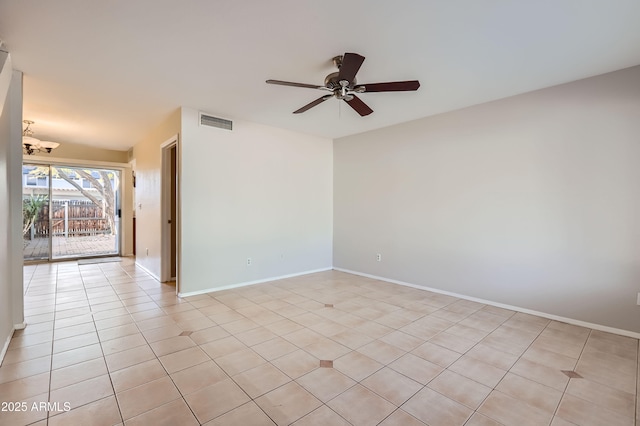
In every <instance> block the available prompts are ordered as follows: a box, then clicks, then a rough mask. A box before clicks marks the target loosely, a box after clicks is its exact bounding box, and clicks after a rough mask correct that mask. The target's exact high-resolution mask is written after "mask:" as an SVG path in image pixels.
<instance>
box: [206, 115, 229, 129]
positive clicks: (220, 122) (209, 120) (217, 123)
mask: <svg viewBox="0 0 640 426" xmlns="http://www.w3.org/2000/svg"><path fill="white" fill-rule="evenodd" d="M200 125H201V126H209V127H217V128H219V129H225V130H233V122H232V121H231V120H225V119H224V118H218V117H214V116H212V115H207V114H203V113H200Z"/></svg>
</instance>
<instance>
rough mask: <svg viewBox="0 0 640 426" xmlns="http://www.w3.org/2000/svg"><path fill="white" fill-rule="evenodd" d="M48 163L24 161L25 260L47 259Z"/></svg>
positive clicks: (23, 230)
mask: <svg viewBox="0 0 640 426" xmlns="http://www.w3.org/2000/svg"><path fill="white" fill-rule="evenodd" d="M49 174H50V170H49V166H43V165H38V164H26V163H25V164H23V165H22V239H23V252H24V260H46V259H49V256H50V255H51V250H50V247H51V245H50V243H49V198H50V194H49Z"/></svg>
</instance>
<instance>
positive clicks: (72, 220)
mask: <svg viewBox="0 0 640 426" xmlns="http://www.w3.org/2000/svg"><path fill="white" fill-rule="evenodd" d="M51 205H52V208H53V214H52V221H53V229H52V231H53V236H55V237H57V236H65V237H75V236H81V235H102V234H109V233H111V229H110V227H109V220H108V219H107V218H106V216H105V215H104V213H103V209H102V207H99V206H96V205H95V204H94V203H93V202H91V201H85V200H53V201H52V202H51ZM29 234H31V235H30V236H31V239H33V238H47V237H49V206H48V205H45V206H44V207H43V208H42V210H40V214H39V215H38V219H37V220H36V221H35V223H34V224H33V227H32V229H31V232H30V233H28V234H27V235H29Z"/></svg>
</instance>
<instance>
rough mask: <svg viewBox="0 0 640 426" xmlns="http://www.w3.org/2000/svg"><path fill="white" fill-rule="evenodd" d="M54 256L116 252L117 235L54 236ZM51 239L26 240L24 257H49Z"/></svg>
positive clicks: (33, 258) (30, 258)
mask: <svg viewBox="0 0 640 426" xmlns="http://www.w3.org/2000/svg"><path fill="white" fill-rule="evenodd" d="M51 243H52V249H53V251H52V253H53V257H55V258H59V257H80V256H99V255H103V254H105V255H106V254H115V253H117V249H116V236H115V235H92V236H79V237H69V238H65V237H53V239H52V241H51ZM48 245H49V239H48V238H34V239H33V240H26V239H25V240H24V259H25V260H37V259H47V258H48V257H49V246H48Z"/></svg>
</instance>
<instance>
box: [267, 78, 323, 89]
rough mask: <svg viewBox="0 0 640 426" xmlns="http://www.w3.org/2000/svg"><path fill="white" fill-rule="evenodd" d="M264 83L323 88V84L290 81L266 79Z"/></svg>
mask: <svg viewBox="0 0 640 426" xmlns="http://www.w3.org/2000/svg"><path fill="white" fill-rule="evenodd" d="M266 83H268V84H279V85H281V86H293V87H304V88H307V89H324V86H318V85H317V84H305V83H294V82H292V81H282V80H267V81H266Z"/></svg>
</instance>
